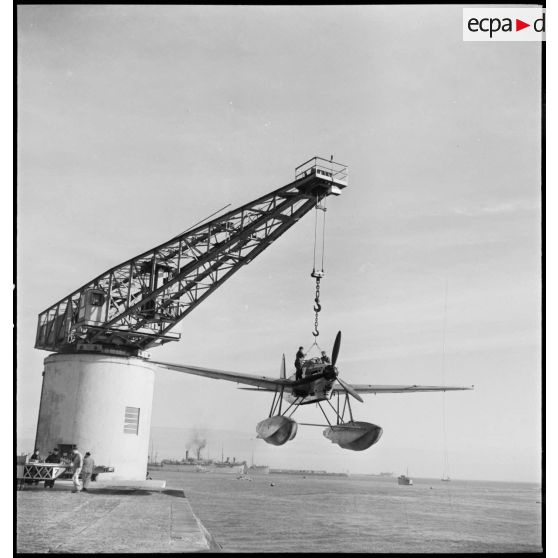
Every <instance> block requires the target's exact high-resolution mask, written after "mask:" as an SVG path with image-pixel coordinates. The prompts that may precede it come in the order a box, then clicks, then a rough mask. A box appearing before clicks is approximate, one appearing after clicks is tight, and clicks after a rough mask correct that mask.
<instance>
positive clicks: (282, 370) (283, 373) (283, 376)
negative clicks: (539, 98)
mask: <svg viewBox="0 0 558 558" xmlns="http://www.w3.org/2000/svg"><path fill="white" fill-rule="evenodd" d="M280 377H281V379H282V380H284V379H285V378H286V377H287V369H286V367H285V353H283V358H282V359H281V373H280Z"/></svg>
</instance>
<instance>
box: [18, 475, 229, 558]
mask: <svg viewBox="0 0 558 558" xmlns="http://www.w3.org/2000/svg"><path fill="white" fill-rule="evenodd" d="M72 488H73V486H72V483H71V481H56V484H55V486H54V488H52V489H50V488H44V487H43V483H42V482H41V483H40V484H38V485H26V486H25V488H24V489H23V490H18V491H17V535H16V536H17V547H16V548H17V552H18V553H28V552H29V553H51V552H56V553H72V554H73V553H132V552H133V553H136V552H137V553H159V552H161V553H162V552H218V551H220V550H221V547H220V545H219V544H218V543H217V542H216V541H215V540H214V539H213V537H212V536H211V535H210V533H208V531H207V530H206V529H205V527H204V526H203V525H202V524H201V522H200V521H199V520H198V518H197V517H196V516H195V514H194V512H193V511H192V508H191V507H190V504H189V502H188V500H187V499H186V497H185V495H184V491H183V490H180V489H167V488H165V487H164V484H159V485H158V486H157V485H156V483H151V484H148V483H138V484H137V485H136V486H134V484H133V483H132V484H128V485H127V484H126V483H118V484H116V483H114V484H112V485H111V484H110V483H97V482H95V483H91V485H90V489H89V490H88V491H87V492H83V491H82V492H78V493H72Z"/></svg>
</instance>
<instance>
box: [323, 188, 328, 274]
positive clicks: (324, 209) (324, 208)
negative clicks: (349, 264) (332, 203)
mask: <svg viewBox="0 0 558 558" xmlns="http://www.w3.org/2000/svg"><path fill="white" fill-rule="evenodd" d="M323 204H324V207H323V212H324V222H323V226H322V271H323V270H324V256H325V223H326V211H327V209H326V205H325V198H324V200H323Z"/></svg>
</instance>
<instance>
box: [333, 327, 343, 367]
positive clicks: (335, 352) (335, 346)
mask: <svg viewBox="0 0 558 558" xmlns="http://www.w3.org/2000/svg"><path fill="white" fill-rule="evenodd" d="M340 346H341V332H340V331H338V332H337V336H336V337H335V343H334V344H333V352H332V353H331V364H332V366H335V363H336V362H337V357H338V356H339V347H340Z"/></svg>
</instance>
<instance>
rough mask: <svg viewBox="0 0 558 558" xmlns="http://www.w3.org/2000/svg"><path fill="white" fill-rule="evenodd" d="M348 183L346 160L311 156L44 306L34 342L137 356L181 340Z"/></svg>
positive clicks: (62, 349)
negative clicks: (190, 323) (205, 307)
mask: <svg viewBox="0 0 558 558" xmlns="http://www.w3.org/2000/svg"><path fill="white" fill-rule="evenodd" d="M347 184H348V179H347V167H346V165H340V164H338V163H335V162H333V161H327V160H325V159H321V158H319V157H314V158H313V159H310V160H309V161H307V162H306V163H304V164H303V165H300V166H299V167H297V169H296V171H295V180H294V181H293V182H291V183H290V184H288V185H286V186H283V187H281V188H279V189H277V190H275V191H273V192H270V193H269V194H266V195H264V196H262V197H260V198H258V199H256V200H254V201H252V202H249V203H247V204H245V205H243V206H241V207H239V208H237V209H233V210H231V211H229V212H227V213H225V214H223V215H221V216H219V217H216V218H215V219H212V220H211V221H209V222H205V223H203V224H200V225H198V226H194V227H193V228H191V229H190V230H187V231H186V232H184V233H183V234H181V235H178V236H175V237H173V238H172V239H170V240H169V241H167V242H165V243H163V244H160V245H159V246H157V247H155V248H152V249H151V250H148V251H146V252H144V253H142V254H140V255H139V256H136V257H135V258H131V259H129V260H126V261H125V262H123V263H122V264H119V265H117V266H115V267H113V268H111V269H109V270H108V271H106V272H105V273H103V274H101V275H99V276H98V277H96V278H95V279H93V280H92V281H90V282H89V283H87V284H85V285H83V286H82V287H80V288H79V289H77V290H75V291H73V292H72V293H71V294H69V295H67V296H65V297H64V298H63V299H61V300H60V301H58V302H57V303H56V304H54V305H52V306H51V307H50V308H48V309H46V310H45V311H44V312H41V314H39V316H38V324H37V335H36V342H35V347H36V348H38V349H44V350H48V351H57V352H65V351H76V350H80V349H81V350H110V349H111V348H113V349H115V350H119V351H123V352H126V353H128V354H138V352H139V351H141V350H145V349H148V348H150V347H155V346H158V345H161V344H163V343H167V342H169V341H173V340H178V339H180V334H179V333H177V332H176V331H173V328H175V326H176V325H177V323H178V322H179V321H180V320H182V319H183V318H184V317H186V316H187V315H188V314H189V313H190V312H191V311H192V310H193V309H194V308H196V307H197V306H198V305H199V304H200V303H201V302H203V300H205V299H206V298H207V297H208V296H209V295H210V294H211V293H212V292H214V291H215V290H216V289H217V288H218V287H219V286H221V285H222V284H223V283H224V282H225V281H226V280H227V279H229V278H230V277H232V276H233V275H234V274H235V273H236V272H237V271H238V270H239V269H241V268H242V267H243V266H245V265H247V264H248V263H250V262H251V261H252V260H253V259H254V258H255V257H256V256H258V255H259V254H260V253H261V252H263V250H265V249H266V248H267V247H268V246H270V245H271V244H272V243H273V242H274V241H275V240H276V239H277V238H279V236H281V235H282V234H283V233H284V232H286V231H287V230H288V229H289V228H290V227H292V226H293V225H294V224H295V223H296V222H297V221H298V220H299V219H301V218H302V217H303V216H304V215H305V214H306V213H308V212H309V211H310V210H311V209H312V208H314V207H316V205H317V204H319V203H320V201H321V200H323V199H324V198H326V197H327V196H329V195H339V194H340V193H341V190H342V189H343V188H345V187H346V186H347ZM317 304H319V301H318V302H317Z"/></svg>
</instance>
